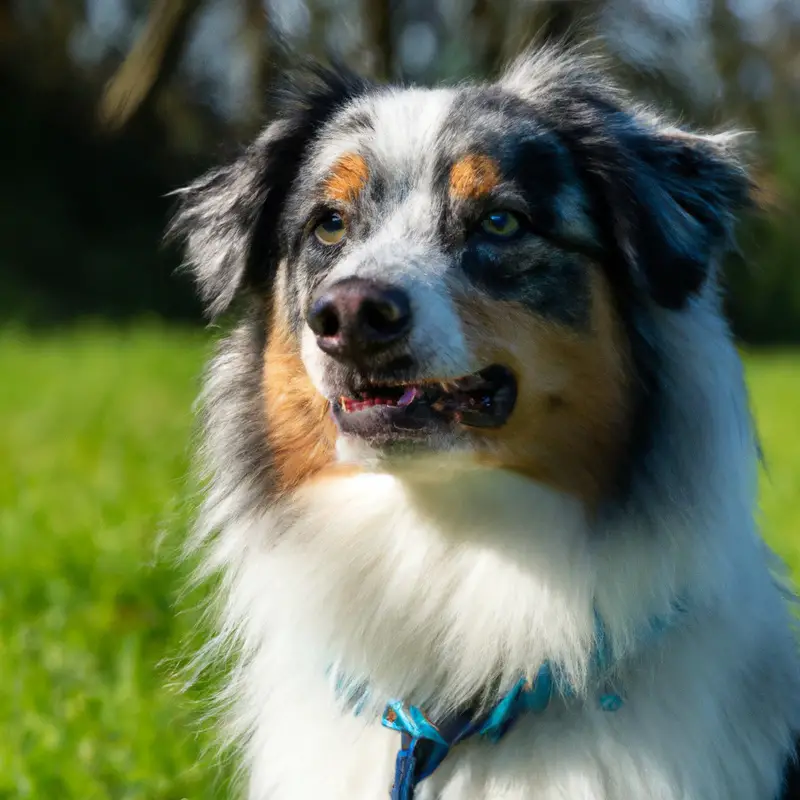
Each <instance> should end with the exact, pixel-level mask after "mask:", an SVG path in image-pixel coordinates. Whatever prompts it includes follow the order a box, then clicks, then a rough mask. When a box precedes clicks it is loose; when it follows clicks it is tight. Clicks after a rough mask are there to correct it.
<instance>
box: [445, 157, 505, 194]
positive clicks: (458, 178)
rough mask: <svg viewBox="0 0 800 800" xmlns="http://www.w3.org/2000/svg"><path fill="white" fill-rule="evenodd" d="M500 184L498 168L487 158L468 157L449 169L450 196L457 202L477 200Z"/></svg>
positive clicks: (495, 163)
mask: <svg viewBox="0 0 800 800" xmlns="http://www.w3.org/2000/svg"><path fill="white" fill-rule="evenodd" d="M499 184H500V166H499V165H498V163H497V162H496V161H495V160H494V159H493V158H489V156H484V155H475V154H473V155H468V156H465V157H464V158H462V159H460V160H459V161H457V162H456V163H455V164H453V166H452V167H451V168H450V194H451V195H452V196H453V198H455V199H457V200H477V199H478V198H480V197H483V196H484V195H487V194H489V192H491V191H492V189H494V188H496V187H497V186H498V185H499Z"/></svg>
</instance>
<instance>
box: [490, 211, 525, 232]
mask: <svg viewBox="0 0 800 800" xmlns="http://www.w3.org/2000/svg"><path fill="white" fill-rule="evenodd" d="M481 229H482V230H483V232H484V233H488V234H489V236H491V237H492V238H494V239H511V238H513V237H514V236H516V235H517V233H519V231H520V229H521V226H520V224H519V218H518V217H517V215H516V214H513V213H512V212H511V211H502V210H498V211H490V212H489V213H488V214H487V215H486V216H485V217H484V218H483V219H482V220H481Z"/></svg>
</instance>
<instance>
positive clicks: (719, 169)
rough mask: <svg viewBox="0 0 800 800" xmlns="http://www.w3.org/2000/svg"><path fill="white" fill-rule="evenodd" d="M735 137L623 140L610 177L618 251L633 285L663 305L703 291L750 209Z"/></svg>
mask: <svg viewBox="0 0 800 800" xmlns="http://www.w3.org/2000/svg"><path fill="white" fill-rule="evenodd" d="M737 138H738V136H737V135H736V134H719V135H716V136H700V135H695V134H689V133H685V132H683V131H680V130H677V129H674V128H657V127H655V126H652V127H651V126H650V125H645V126H641V127H640V126H638V125H634V126H630V127H628V128H627V130H625V131H623V132H620V134H619V142H620V144H621V150H622V163H621V164H619V162H618V164H619V167H620V168H619V169H618V170H617V172H616V174H610V175H607V176H606V177H607V192H608V194H609V195H610V196H609V200H610V203H609V213H610V214H611V216H612V226H613V229H614V234H615V238H616V244H617V246H618V248H619V252H620V254H621V255H622V257H623V259H624V261H625V262H626V266H627V269H628V271H629V274H630V275H631V276H632V277H633V279H634V282H635V283H637V284H639V285H640V286H641V287H642V288H644V289H646V290H647V291H648V292H649V294H650V295H651V296H652V298H653V299H654V300H655V301H656V302H657V303H659V304H660V305H662V306H665V307H667V308H674V309H676V308H680V307H682V306H683V305H684V304H685V302H686V300H687V298H688V297H689V296H690V295H692V294H695V293H696V292H698V291H699V290H700V288H701V287H702V285H703V283H704V282H705V280H706V277H707V276H708V273H709V270H710V269H711V268H712V265H713V263H714V262H715V260H716V259H717V258H718V257H719V256H720V255H721V254H722V253H723V252H724V251H725V250H726V249H727V248H728V247H729V246H730V245H731V243H732V238H733V227H734V222H735V219H736V215H737V213H738V212H739V211H741V210H742V209H743V208H745V207H747V206H748V205H749V203H750V197H751V183H750V180H749V178H748V175H747V171H746V170H745V168H744V166H743V164H742V162H741V161H740V160H739V158H738V157H737V155H736V149H735V143H736V142H735V140H736V139H737Z"/></svg>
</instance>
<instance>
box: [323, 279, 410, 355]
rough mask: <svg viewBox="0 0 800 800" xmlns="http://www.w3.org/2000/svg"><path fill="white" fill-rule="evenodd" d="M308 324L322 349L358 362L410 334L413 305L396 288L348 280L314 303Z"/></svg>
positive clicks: (334, 286)
mask: <svg viewBox="0 0 800 800" xmlns="http://www.w3.org/2000/svg"><path fill="white" fill-rule="evenodd" d="M307 321H308V325H309V327H310V328H311V330H312V331H314V333H315V334H316V335H317V344H318V345H319V347H320V349H321V350H324V351H325V352H326V353H328V354H329V355H332V356H339V357H344V358H352V359H354V360H358V359H360V358H363V357H365V356H371V355H375V354H377V353H379V352H380V351H381V350H386V349H387V348H388V347H390V346H391V345H393V344H395V343H396V342H398V341H399V340H400V339H402V338H403V337H404V336H406V335H407V334H408V331H409V330H410V328H411V304H410V303H409V301H408V295H407V294H406V293H405V292H404V291H403V290H402V289H398V288H397V287H396V286H388V285H386V284H383V283H378V282H376V281H370V280H365V279H362V278H348V279H346V280H343V281H339V282H338V283H335V284H334V285H333V286H331V287H330V288H329V289H327V290H326V291H325V292H323V293H322V294H321V295H320V296H318V297H317V298H316V299H315V300H314V302H313V303H312V304H311V310H310V311H309V312H308V317H307Z"/></svg>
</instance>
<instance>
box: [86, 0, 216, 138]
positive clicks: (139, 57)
mask: <svg viewBox="0 0 800 800" xmlns="http://www.w3.org/2000/svg"><path fill="white" fill-rule="evenodd" d="M201 3H202V0H153V3H152V5H151V6H150V13H149V14H148V17H147V22H146V23H145V26H144V30H143V31H142V33H141V35H140V36H139V38H138V39H137V40H136V42H135V43H134V45H133V47H132V48H131V51H130V53H128V56H127V58H126V59H125V60H124V61H123V62H122V65H121V66H120V68H119V69H118V70H117V73H116V74H115V75H114V77H113V78H112V79H111V80H110V81H109V83H108V85H107V86H106V89H105V91H104V93H103V97H102V98H101V100H100V107H99V117H100V123H101V125H102V126H103V127H104V128H105V129H106V130H107V131H111V132H113V131H118V130H120V129H122V128H124V127H125V126H126V125H128V124H129V123H130V121H131V120H132V119H133V117H135V116H136V115H137V114H139V113H141V111H142V110H143V108H144V107H145V106H146V105H147V103H148V102H149V101H150V100H152V98H153V97H154V96H155V95H156V94H157V92H158V90H159V89H160V88H161V86H162V85H163V84H164V83H165V82H166V81H167V79H168V78H169V77H170V75H171V74H172V73H173V72H174V70H175V67H176V66H177V64H178V61H179V59H180V56H181V53H182V51H183V45H184V43H185V41H186V35H187V32H188V30H189V26H190V25H191V22H192V19H193V18H194V15H195V14H196V12H197V11H198V9H199V8H200V5H201Z"/></svg>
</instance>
